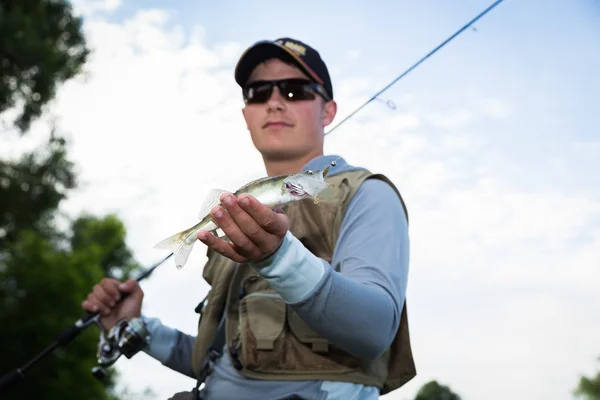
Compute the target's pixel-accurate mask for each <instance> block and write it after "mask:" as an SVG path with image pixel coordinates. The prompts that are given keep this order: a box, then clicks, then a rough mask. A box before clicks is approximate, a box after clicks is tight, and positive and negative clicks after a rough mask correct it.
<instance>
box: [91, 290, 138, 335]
mask: <svg viewBox="0 0 600 400" xmlns="http://www.w3.org/2000/svg"><path fill="white" fill-rule="evenodd" d="M121 293H129V296H127V298H126V299H124V300H123V301H122V302H121V303H119V304H117V302H118V301H119V300H120V299H121V296H122V294H121ZM143 298H144V292H143V291H142V289H141V288H140V285H139V284H138V282H137V281H136V280H135V279H128V280H127V281H126V282H123V283H121V282H119V281H118V280H116V279H113V278H104V279H102V280H101V281H100V282H98V283H97V284H96V285H94V288H93V289H92V291H91V292H90V293H89V294H88V296H87V299H86V300H84V301H83V302H82V303H81V307H82V308H83V309H84V311H90V312H94V313H95V312H100V315H101V317H100V323H101V324H102V326H103V327H104V329H105V330H106V331H107V332H108V331H109V330H110V329H111V328H112V327H113V326H115V324H116V323H117V322H118V321H119V320H120V319H122V318H127V319H131V318H134V317H139V316H140V314H141V312H142V300H143Z"/></svg>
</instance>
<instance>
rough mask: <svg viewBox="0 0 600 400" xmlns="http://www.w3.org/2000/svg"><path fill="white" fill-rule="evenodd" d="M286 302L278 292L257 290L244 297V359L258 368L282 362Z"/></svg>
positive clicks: (275, 366)
mask: <svg viewBox="0 0 600 400" xmlns="http://www.w3.org/2000/svg"><path fill="white" fill-rule="evenodd" d="M285 320H286V304H285V302H284V301H283V299H282V298H281V297H280V296H279V295H278V294H277V293H268V292H255V293H251V294H248V295H246V296H245V297H243V298H242V299H241V300H240V314H239V322H240V339H241V349H240V356H241V361H242V363H243V364H245V366H246V368H248V369H250V370H254V371H273V370H276V369H278V367H279V365H280V357H281V351H282V349H283V348H284V345H283V336H284V335H283V333H284V329H285Z"/></svg>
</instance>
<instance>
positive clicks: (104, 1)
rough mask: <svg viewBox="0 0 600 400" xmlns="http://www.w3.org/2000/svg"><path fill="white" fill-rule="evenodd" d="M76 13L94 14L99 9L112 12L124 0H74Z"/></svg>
mask: <svg viewBox="0 0 600 400" xmlns="http://www.w3.org/2000/svg"><path fill="white" fill-rule="evenodd" d="M71 3H72V4H73V8H74V10H75V12H76V13H78V14H81V15H92V14H94V13H96V12H98V11H106V12H111V11H115V10H116V9H118V8H119V7H120V6H121V4H122V3H123V1H122V0H72V1H71Z"/></svg>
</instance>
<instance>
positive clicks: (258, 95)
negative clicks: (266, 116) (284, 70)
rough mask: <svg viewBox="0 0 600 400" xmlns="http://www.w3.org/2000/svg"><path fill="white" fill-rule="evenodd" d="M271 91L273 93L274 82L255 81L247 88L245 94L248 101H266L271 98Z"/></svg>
mask: <svg viewBox="0 0 600 400" xmlns="http://www.w3.org/2000/svg"><path fill="white" fill-rule="evenodd" d="M271 93H273V84H272V83H255V84H252V85H249V86H248V87H247V88H246V89H245V91H244V96H245V98H246V101H247V102H248V103H264V102H266V101H267V100H269V98H270V97H271Z"/></svg>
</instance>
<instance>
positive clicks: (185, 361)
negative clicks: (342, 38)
mask: <svg viewBox="0 0 600 400" xmlns="http://www.w3.org/2000/svg"><path fill="white" fill-rule="evenodd" d="M336 159H337V157H335V156H321V157H317V158H315V159H313V160H312V161H311V162H309V163H308V164H307V165H306V166H305V167H304V168H303V169H304V170H308V169H313V170H315V169H323V168H325V167H326V166H327V165H329V164H330V163H331V161H333V160H336ZM353 169H357V168H356V167H352V166H350V165H348V164H347V163H346V162H345V161H344V160H343V159H339V160H337V161H336V166H335V167H333V168H330V173H329V174H330V175H334V174H337V173H340V172H343V171H348V170H353ZM261 267H262V268H260V269H259V270H258V271H259V273H260V274H261V275H262V276H263V277H264V278H265V279H267V280H268V281H269V282H270V283H271V285H272V286H273V288H275V289H276V290H277V291H278V292H279V294H280V295H281V297H282V298H283V299H284V300H285V301H286V302H287V303H288V304H290V305H292V306H293V307H294V309H295V310H296V311H297V312H298V314H299V315H300V316H301V317H302V319H303V320H304V321H305V322H306V323H307V324H308V325H309V326H311V327H312V328H313V329H314V330H315V331H316V332H317V333H319V334H320V335H321V336H323V337H326V338H327V339H328V340H329V341H330V342H332V343H334V344H335V345H336V346H337V347H339V348H341V349H343V350H345V351H347V352H348V353H350V354H353V355H355V356H357V357H360V358H364V359H374V358H377V357H378V356H379V355H381V354H382V353H383V352H384V351H385V350H386V349H387V348H388V347H389V346H390V344H391V343H392V341H393V340H394V337H395V335H396V331H397V329H398V326H399V324H400V318H401V314H402V306H403V303H404V299H405V295H406V286H407V281H408V270H409V235H408V223H407V217H406V215H405V213H404V208H403V207H402V203H401V202H400V200H399V199H398V196H397V195H396V193H395V192H394V190H393V189H392V188H391V187H390V186H389V185H388V184H387V183H385V182H382V181H380V180H376V179H372V180H367V181H365V182H364V183H363V184H362V185H361V187H360V188H359V189H358V191H357V192H356V194H355V196H354V198H353V199H352V201H351V202H350V204H349V206H348V209H347V212H346V214H345V216H344V219H343V221H342V226H341V230H340V234H339V239H338V242H337V245H336V248H335V251H334V254H333V259H332V262H331V264H330V263H328V262H326V261H325V260H323V259H321V258H318V257H316V256H315V255H313V254H312V253H311V252H309V251H308V250H307V249H306V248H305V247H304V246H303V245H302V243H300V241H299V240H298V239H296V238H295V237H294V236H293V235H292V234H291V233H290V232H288V233H287V234H286V236H285V238H284V240H283V244H282V246H281V247H280V249H279V250H278V251H277V253H276V254H275V255H274V256H273V257H272V258H271V259H270V260H269V264H268V265H264V266H262V265H261ZM146 321H147V323H148V327H149V330H150V333H151V336H152V339H151V344H150V346H149V348H148V349H147V350H145V352H146V353H147V354H149V355H150V356H152V357H154V358H155V359H157V360H158V361H160V362H161V363H163V364H164V365H165V366H167V367H169V368H171V369H173V370H176V371H179V372H181V373H183V374H185V375H187V376H190V377H193V374H192V368H191V354H192V347H193V343H194V339H195V337H194V336H190V335H187V334H184V333H182V332H180V331H178V330H176V329H173V328H170V327H167V326H165V325H163V324H162V323H161V322H160V320H158V319H156V318H147V317H146ZM203 395H204V398H205V399H207V400H212V399H220V400H242V399H243V400H254V399H256V400H270V399H272V400H275V399H283V398H290V396H292V395H296V396H298V397H295V398H305V399H347V400H351V399H361V400H362V399H365V400H370V399H377V398H379V389H378V388H376V387H368V386H363V385H360V384H352V383H346V382H331V381H286V382H282V381H264V380H256V379H249V378H246V377H244V376H242V375H240V374H239V373H238V371H237V370H236V369H235V368H234V367H233V366H232V365H231V362H230V359H229V357H228V356H227V353H226V352H224V353H223V357H221V358H220V359H219V361H218V362H217V364H216V365H215V368H214V371H213V373H212V374H211V375H210V376H209V377H208V379H207V380H206V382H205V388H204V389H203Z"/></svg>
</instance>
